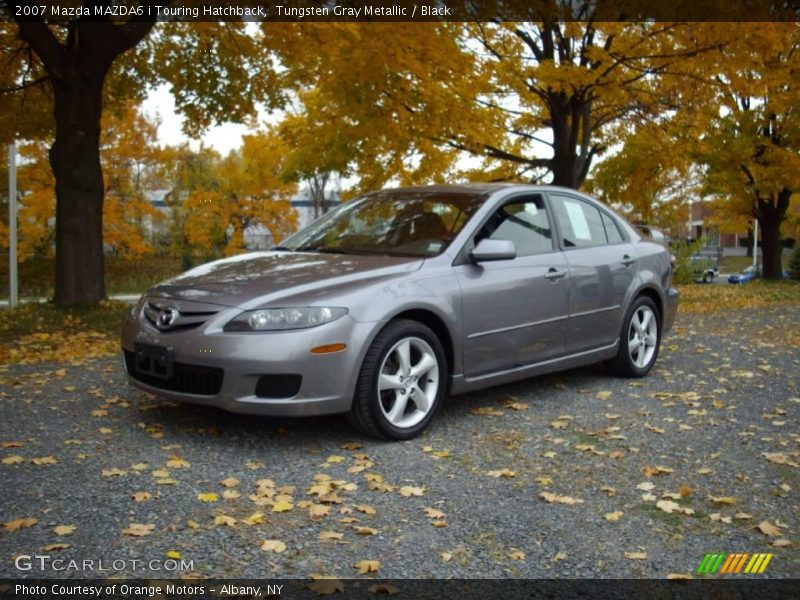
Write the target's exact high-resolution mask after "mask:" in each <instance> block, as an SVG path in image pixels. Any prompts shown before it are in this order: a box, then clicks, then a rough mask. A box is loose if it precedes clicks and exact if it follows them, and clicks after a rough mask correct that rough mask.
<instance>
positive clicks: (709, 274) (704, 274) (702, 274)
mask: <svg viewBox="0 0 800 600" xmlns="http://www.w3.org/2000/svg"><path fill="white" fill-rule="evenodd" d="M689 260H690V261H691V263H692V277H693V278H694V281H695V282H696V283H714V279H715V278H716V277H717V275H719V266H718V264H717V261H716V260H714V259H713V258H710V257H708V256H703V255H695V256H692V257H691V258H690V259H689Z"/></svg>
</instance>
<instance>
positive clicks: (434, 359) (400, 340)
mask: <svg viewBox="0 0 800 600" xmlns="http://www.w3.org/2000/svg"><path fill="white" fill-rule="evenodd" d="M446 388H447V361H446V360H445V355H444V349H443V348H442V344H441V342H440V341H439V339H438V338H437V337H436V334H434V333H433V332H432V331H431V330H430V329H429V328H428V327H426V326H425V325H423V324H421V323H417V322H416V321H406V320H399V321H393V322H391V323H389V325H387V326H386V327H385V328H384V329H383V331H381V332H380V333H379V334H378V335H377V337H376V338H375V340H374V341H373V342H372V345H371V346H370V348H369V350H368V351H367V355H366V357H365V358H364V363H363V364H362V367H361V372H360V374H359V377H358V382H357V385H356V393H355V397H354V398H353V406H352V408H351V409H350V421H351V422H352V423H353V425H355V426H356V428H358V429H359V430H361V431H363V432H364V433H366V434H368V435H372V436H375V437H381V438H390V439H394V440H408V439H411V438H414V437H416V436H418V435H419V434H420V433H421V432H422V431H423V430H424V429H425V428H426V427H427V426H428V424H429V423H430V422H431V420H432V419H433V417H434V415H435V414H436V411H437V410H438V409H439V406H440V405H441V403H442V401H443V398H444V395H445V390H446Z"/></svg>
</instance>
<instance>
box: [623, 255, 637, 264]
mask: <svg viewBox="0 0 800 600" xmlns="http://www.w3.org/2000/svg"><path fill="white" fill-rule="evenodd" d="M620 262H621V263H622V264H623V265H625V266H626V267H629V266H630V265H632V264H633V263H635V262H636V259H635V258H631V257H630V256H628V255H627V254H626V255H625V256H623V257H622V260H621V261H620Z"/></svg>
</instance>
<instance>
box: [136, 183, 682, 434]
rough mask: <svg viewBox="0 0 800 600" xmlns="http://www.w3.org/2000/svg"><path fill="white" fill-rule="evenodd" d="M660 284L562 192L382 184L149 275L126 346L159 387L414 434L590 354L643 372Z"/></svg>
mask: <svg viewBox="0 0 800 600" xmlns="http://www.w3.org/2000/svg"><path fill="white" fill-rule="evenodd" d="M671 284H672V265H671V263H670V256H669V254H668V252H667V250H666V249H665V248H664V247H663V246H662V245H660V244H658V243H654V242H653V241H650V240H645V239H642V238H641V237H640V235H639V234H638V233H637V231H636V230H635V229H634V228H633V227H631V226H630V225H629V224H628V223H626V222H625V221H624V220H623V219H622V218H620V217H619V216H618V215H616V214H615V213H614V212H613V211H611V210H610V209H609V208H608V207H606V206H605V205H603V204H601V203H599V202H597V201H596V200H593V199H592V198H589V197H587V196H585V195H583V194H580V193H578V192H575V191H573V190H568V189H562V188H557V187H549V186H527V185H462V186H432V187H415V188H405V189H395V190H383V191H379V192H375V193H371V194H368V195H366V196H363V197H362V198H359V199H356V200H353V201H351V202H348V203H346V204H343V205H341V206H340V207H338V208H337V209H336V210H334V211H333V212H331V213H328V214H327V215H325V216H324V217H322V218H321V219H319V220H317V221H315V222H314V223H312V224H311V225H310V226H308V227H306V228H305V229H303V230H301V231H300V232H298V233H297V234H295V235H294V236H292V237H291V238H289V239H288V240H286V241H285V242H284V243H283V245H281V246H278V247H275V248H274V249H272V250H271V251H268V252H253V253H249V254H242V255H239V256H235V257H232V258H227V259H224V260H219V261H216V262H212V263H208V264H205V265H202V266H200V267H197V268H195V269H192V270H190V271H188V272H186V273H183V274H182V275H180V276H178V277H175V278H174V279H171V280H168V281H165V282H164V283H161V284H158V285H156V286H154V287H153V288H151V289H150V290H148V291H147V292H146V293H145V294H144V295H143V296H142V298H141V299H140V301H139V303H138V304H137V305H136V307H135V308H134V309H132V310H131V313H130V315H129V317H128V319H127V320H126V322H125V324H124V326H123V330H122V349H123V354H124V358H125V367H126V370H127V373H128V377H129V381H130V382H131V383H132V384H133V385H134V386H136V387H138V388H140V389H143V390H146V391H148V392H151V393H154V394H158V395H161V396H165V397H168V398H172V399H176V400H180V401H185V402H193V403H198V404H207V405H212V406H217V407H219V408H223V409H225V410H229V411H233V412H238V413H248V414H259V415H275V416H302V415H322V414H331V413H348V414H349V415H350V419H351V421H352V423H353V424H354V425H355V426H356V427H358V428H359V429H360V430H362V431H364V432H366V433H368V434H371V435H375V436H380V437H388V438H392V439H409V438H412V437H414V436H416V435H418V434H419V433H420V432H421V431H422V430H423V429H425V427H427V426H428V424H429V423H430V421H431V419H432V418H433V417H434V415H435V414H436V412H437V410H438V409H439V408H440V406H441V405H442V403H443V402H444V399H445V398H446V397H447V396H448V395H450V396H452V395H456V394H459V393H463V392H467V391H473V390H478V389H481V388H485V387H488V386H493V385H497V384H501V383H507V382H510V381H516V380H519V379H524V378H527V377H531V376H535V375H539V374H542V373H548V372H551V371H557V370H561V369H568V368H572V367H576V366H579V365H585V364H588V363H593V362H599V361H606V362H607V364H608V365H609V367H610V369H611V370H612V371H613V372H614V373H617V374H619V375H623V376H628V377H642V376H644V375H646V374H647V373H648V371H650V369H651V368H652V367H653V364H654V363H655V362H656V359H657V357H658V349H659V344H660V341H661V336H662V335H663V334H664V332H666V331H668V330H669V329H670V327H671V326H672V323H673V320H674V318H675V313H676V311H677V307H678V292H677V291H676V290H675V289H674V288H673V287H672V285H671Z"/></svg>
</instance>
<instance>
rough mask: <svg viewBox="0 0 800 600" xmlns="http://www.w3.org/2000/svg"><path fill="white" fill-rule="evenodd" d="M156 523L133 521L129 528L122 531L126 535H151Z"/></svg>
mask: <svg viewBox="0 0 800 600" xmlns="http://www.w3.org/2000/svg"><path fill="white" fill-rule="evenodd" d="M155 528H156V526H155V525H145V524H142V523H131V524H130V525H129V526H128V528H127V529H123V530H122V533H124V534H125V535H130V536H133V537H143V536H145V535H150V534H151V533H152V532H153V529H155Z"/></svg>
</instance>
